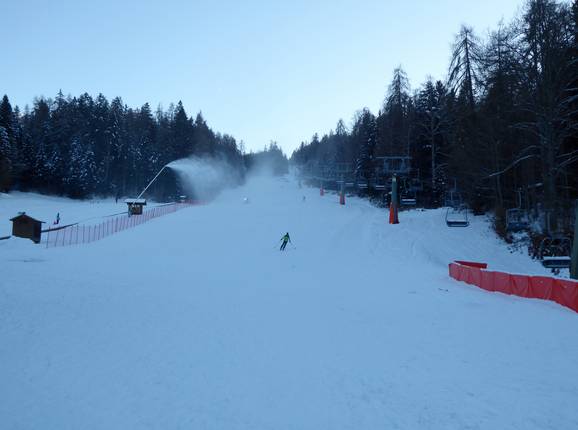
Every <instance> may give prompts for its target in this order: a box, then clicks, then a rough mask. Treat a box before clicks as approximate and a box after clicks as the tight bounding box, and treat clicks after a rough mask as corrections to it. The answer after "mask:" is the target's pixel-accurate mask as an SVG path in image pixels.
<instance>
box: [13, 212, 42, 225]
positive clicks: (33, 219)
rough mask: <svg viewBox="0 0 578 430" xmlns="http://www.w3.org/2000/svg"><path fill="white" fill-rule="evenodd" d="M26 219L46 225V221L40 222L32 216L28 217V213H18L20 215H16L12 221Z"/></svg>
mask: <svg viewBox="0 0 578 430" xmlns="http://www.w3.org/2000/svg"><path fill="white" fill-rule="evenodd" d="M24 218H27V219H31V220H32V221H37V222H41V223H43V224H45V222H44V221H40V220H39V219H35V218H32V217H31V216H30V215H26V212H20V213H18V215H16V216H15V217H14V218H10V221H14V220H17V219H24Z"/></svg>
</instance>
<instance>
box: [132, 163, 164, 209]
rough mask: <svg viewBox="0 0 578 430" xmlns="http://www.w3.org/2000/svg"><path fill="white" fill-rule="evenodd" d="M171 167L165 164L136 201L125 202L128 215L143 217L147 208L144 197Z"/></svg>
mask: <svg viewBox="0 0 578 430" xmlns="http://www.w3.org/2000/svg"><path fill="white" fill-rule="evenodd" d="M168 166H169V164H165V165H164V166H163V167H162V168H161V170H159V172H158V173H157V174H156V175H155V177H154V178H153V179H152V180H151V181H150V182H149V183H148V185H147V186H146V187H145V188H144V190H142V191H141V193H140V194H139V195H138V196H137V198H136V199H126V200H125V201H124V202H125V203H126V204H127V205H128V214H129V215H142V213H143V206H146V204H147V201H146V199H143V198H142V196H143V194H144V193H145V192H146V190H148V189H149V187H150V186H151V185H152V184H153V182H154V181H156V179H157V178H158V177H159V176H160V175H161V173H162V172H163V171H164V170H165V169H166V168H167V167H168Z"/></svg>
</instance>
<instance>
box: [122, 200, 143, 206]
mask: <svg viewBox="0 0 578 430" xmlns="http://www.w3.org/2000/svg"><path fill="white" fill-rule="evenodd" d="M124 202H125V203H126V204H129V205H146V204H147V199H126V200H125V201H124Z"/></svg>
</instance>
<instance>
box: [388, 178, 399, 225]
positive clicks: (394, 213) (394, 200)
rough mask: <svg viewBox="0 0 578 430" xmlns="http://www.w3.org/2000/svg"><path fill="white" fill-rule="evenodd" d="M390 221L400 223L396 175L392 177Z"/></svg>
mask: <svg viewBox="0 0 578 430" xmlns="http://www.w3.org/2000/svg"><path fill="white" fill-rule="evenodd" d="M389 223H390V224H399V217H398V196H397V176H396V175H393V177H392V178H391V202H390V204H389Z"/></svg>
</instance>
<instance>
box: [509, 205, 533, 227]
mask: <svg viewBox="0 0 578 430" xmlns="http://www.w3.org/2000/svg"><path fill="white" fill-rule="evenodd" d="M529 226H530V220H529V219H528V214H527V213H526V211H525V210H523V209H518V208H516V209H508V210H507V211H506V230H507V231H509V232H517V231H522V230H525V229H527V228H528V227H529Z"/></svg>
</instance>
